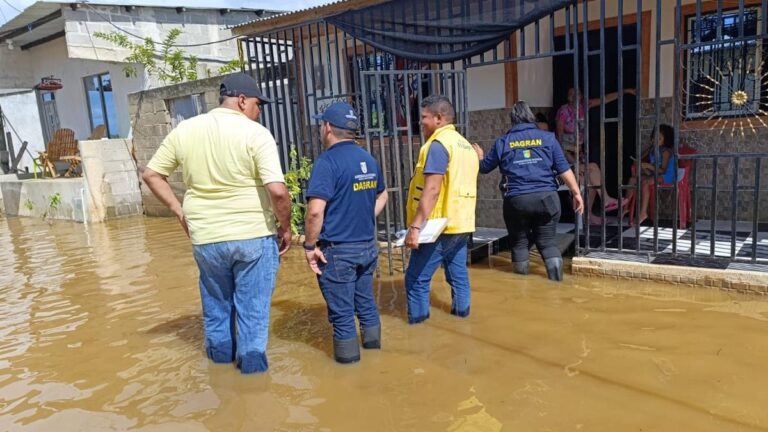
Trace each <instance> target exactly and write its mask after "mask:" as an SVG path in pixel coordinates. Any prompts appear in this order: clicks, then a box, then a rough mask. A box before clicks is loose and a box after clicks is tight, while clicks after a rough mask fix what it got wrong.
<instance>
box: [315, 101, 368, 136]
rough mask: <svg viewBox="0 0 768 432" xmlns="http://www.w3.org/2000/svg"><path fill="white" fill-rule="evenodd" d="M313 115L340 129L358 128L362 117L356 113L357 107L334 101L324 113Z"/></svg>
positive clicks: (316, 118)
mask: <svg viewBox="0 0 768 432" xmlns="http://www.w3.org/2000/svg"><path fill="white" fill-rule="evenodd" d="M313 117H314V119H315V120H322V121H326V122H328V123H330V124H331V125H333V126H336V127H337V128H339V129H347V130H357V129H359V128H360V119H359V118H358V117H357V114H355V109H354V108H352V105H350V104H348V103H346V102H334V103H332V104H330V105H329V106H328V108H326V109H325V111H323V113H322V114H317V115H315V116H313Z"/></svg>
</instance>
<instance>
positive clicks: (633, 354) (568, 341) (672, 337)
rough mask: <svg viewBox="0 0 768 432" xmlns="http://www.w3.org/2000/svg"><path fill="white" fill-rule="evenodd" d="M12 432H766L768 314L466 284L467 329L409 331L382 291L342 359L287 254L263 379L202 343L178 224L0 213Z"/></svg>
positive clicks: (718, 305) (626, 295) (625, 291)
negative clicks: (372, 345)
mask: <svg viewBox="0 0 768 432" xmlns="http://www.w3.org/2000/svg"><path fill="white" fill-rule="evenodd" d="M0 245H2V248H1V249H0V263H2V272H0V333H1V334H2V339H0V430H2V431H16V430H24V431H27V430H29V431H51V430H55V431H57V432H64V431H80V430H87V431H102V430H141V431H206V430H210V431H240V430H244V431H245V430H247V431H273V430H279V431H501V430H504V431H577V430H582V431H640V430H642V431H677V430H687V431H752V430H755V431H757V430H768V409H766V407H768V372H767V371H766V365H767V364H768V343H766V334H768V300H765V299H761V298H759V297H748V296H744V295H736V294H729V293H723V292H720V291H714V290H706V289H702V288H688V287H675V286H664V285H654V284H650V283H646V282H627V281H616V280H610V279H605V280H603V279H588V278H576V277H570V276H568V277H567V279H566V282H564V283H562V284H556V283H552V282H549V281H547V280H546V279H545V277H544V269H543V268H542V267H541V266H540V265H538V266H536V267H535V268H534V273H535V274H534V275H531V276H528V277H522V276H518V275H514V274H512V272H511V265H509V258H508V255H507V258H505V257H494V258H492V259H491V261H490V262H485V263H481V264H479V265H476V266H475V267H473V268H472V270H471V278H472V279H471V280H472V290H473V292H472V295H473V299H472V301H473V304H472V315H471V316H470V317H469V318H468V319H466V320H459V319H456V318H455V317H453V316H451V315H449V314H448V311H449V308H450V291H449V288H448V286H447V285H446V284H445V282H444V279H443V277H442V275H439V276H438V278H437V279H436V281H435V284H434V285H433V287H434V288H433V299H432V305H433V311H432V318H431V319H430V320H428V321H427V322H426V323H425V324H423V325H418V326H409V325H408V324H407V323H406V321H405V295H404V290H403V285H402V278H401V277H400V276H398V275H396V276H395V277H394V278H390V277H388V276H386V272H382V277H381V278H380V279H377V280H376V284H377V285H376V287H375V294H376V297H377V300H378V303H379V306H380V309H381V312H382V320H383V349H382V350H381V351H380V352H375V351H374V352H371V351H367V350H366V351H363V352H362V356H363V357H362V361H361V362H360V363H357V364H354V365H349V366H341V365H337V364H336V363H335V362H334V361H333V360H332V357H331V350H332V347H331V329H330V325H329V324H328V321H327V319H326V310H325V304H324V302H323V300H322V297H321V295H320V292H319V289H318V288H317V283H316V281H315V279H314V277H313V276H312V275H311V273H310V272H309V270H308V268H307V266H306V263H305V262H304V260H303V257H302V256H301V248H300V247H295V248H294V249H293V250H292V251H291V253H290V254H289V256H288V257H287V258H286V259H284V260H283V264H282V266H281V269H280V273H279V279H278V286H277V288H276V291H275V296H274V299H273V308H272V320H271V321H272V323H271V329H270V332H271V336H270V346H269V351H268V355H269V360H270V371H269V372H268V373H267V374H263V375H251V376H242V375H240V374H239V372H238V371H237V369H235V368H234V367H233V366H232V365H213V364H211V363H210V362H209V361H208V360H207V359H206V357H205V353H204V352H203V349H202V328H201V326H202V323H201V312H200V298H199V293H198V288H197V269H196V267H195V264H194V260H193V258H192V255H191V246H190V244H189V241H188V239H186V238H185V237H184V236H183V234H182V232H181V230H180V229H179V228H178V225H177V223H176V222H175V221H174V220H171V219H144V218H135V219H124V220H118V221H112V222H110V223H107V224H96V225H88V226H85V225H80V224H73V223H68V222H54V223H53V224H52V225H49V224H48V223H46V222H44V221H41V220H39V219H21V218H13V219H6V218H0Z"/></svg>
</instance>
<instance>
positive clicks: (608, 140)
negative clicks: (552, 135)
mask: <svg viewBox="0 0 768 432" xmlns="http://www.w3.org/2000/svg"><path fill="white" fill-rule="evenodd" d="M636 29H637V28H636V25H635V24H634V23H631V24H624V26H623V28H622V42H623V46H624V47H628V46H634V47H635V48H632V49H625V50H624V52H623V56H622V57H623V58H622V60H623V64H622V70H621V74H622V79H623V87H624V88H625V89H637V91H638V92H640V82H638V79H639V78H640V73H639V72H640V71H638V69H637V60H638V56H639V55H640V52H639V51H638V49H637V46H638V45H637V42H638V40H637V36H638V35H637V30H636ZM604 31H605V45H604V53H605V55H604V56H603V58H604V60H605V63H604V67H605V75H604V76H605V94H606V95H608V94H611V93H613V92H617V91H619V88H618V85H619V58H618V56H617V55H616V53H617V52H618V37H619V34H618V27H616V25H614V26H613V27H606V28H605V30H604ZM641 37H642V36H641ZM587 40H588V47H589V50H590V51H595V52H597V51H598V50H599V48H600V30H599V28H598V29H595V30H589V29H588V31H587ZM583 41H584V39H583V33H581V32H580V33H579V44H580V46H579V65H578V67H579V77H580V82H581V83H583V82H584V76H585V74H584V53H585V51H586V50H584V47H583V46H581V45H582V44H583ZM555 48H556V49H557V50H562V49H565V36H564V35H560V36H556V37H555ZM600 57H601V56H600V55H599V54H594V55H590V56H589V59H588V63H587V66H588V68H589V69H588V74H587V83H588V87H589V88H588V89H587V92H586V93H585V96H586V97H587V98H589V99H599V98H600V90H601V88H600V75H601V73H600V60H601V58H600ZM552 78H553V83H552V86H553V102H554V112H556V111H557V109H558V108H559V107H560V106H561V105H563V104H564V103H566V101H567V95H568V90H569V89H570V88H571V87H574V76H573V56H570V55H569V56H558V57H555V58H554V59H553V61H552ZM581 90H582V91H584V88H582V89H581ZM623 105H624V106H623V133H622V149H623V153H624V157H623V159H624V160H622V161H619V158H618V145H619V136H618V124H617V123H616V122H606V123H605V124H601V122H600V107H599V106H596V107H594V108H592V109H590V111H589V115H588V117H589V123H588V128H589V140H588V142H587V145H589V159H590V162H595V163H597V164H598V165H600V139H601V133H602V132H603V130H604V131H605V164H604V165H605V166H601V169H602V170H603V174H604V175H605V186H606V189H607V190H608V194H609V195H611V196H614V197H615V196H618V195H619V193H618V185H619V178H618V177H619V170H618V166H619V165H618V164H619V163H622V164H623V166H624V170H623V173H624V175H623V177H624V178H622V179H621V183H622V184H626V181H627V179H628V177H629V172H630V165H631V160H630V159H629V156H630V155H633V154H635V147H636V145H637V143H636V142H635V141H636V135H635V133H636V130H637V126H638V125H637V117H638V116H637V109H636V99H635V96H633V95H632V94H625V95H624V103H623ZM618 111H619V106H618V102H616V101H614V102H611V103H607V104H606V105H605V118H606V119H610V118H616V117H618ZM554 112H553V115H554Z"/></svg>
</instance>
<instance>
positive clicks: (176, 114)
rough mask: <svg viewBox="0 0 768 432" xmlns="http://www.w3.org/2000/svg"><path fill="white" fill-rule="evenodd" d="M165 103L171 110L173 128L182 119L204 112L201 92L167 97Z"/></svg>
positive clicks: (203, 96)
mask: <svg viewBox="0 0 768 432" xmlns="http://www.w3.org/2000/svg"><path fill="white" fill-rule="evenodd" d="M167 103H168V107H169V109H170V111H171V126H172V127H174V128H175V127H176V126H177V125H178V124H179V123H181V122H183V121H184V120H186V119H188V118H192V117H195V116H197V115H200V114H202V113H204V112H205V95H204V94H203V93H199V94H193V95H189V96H182V97H177V98H174V99H169V100H168V101H167Z"/></svg>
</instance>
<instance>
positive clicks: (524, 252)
mask: <svg viewBox="0 0 768 432" xmlns="http://www.w3.org/2000/svg"><path fill="white" fill-rule="evenodd" d="M510 119H511V121H512V128H511V129H510V130H509V131H508V132H507V133H506V135H504V136H503V137H501V138H499V139H497V140H496V143H495V144H494V145H493V147H492V148H491V149H490V150H488V154H487V155H485V157H483V150H482V149H481V148H480V147H478V146H477V144H474V147H475V150H476V151H477V154H478V156H479V157H480V172H481V173H483V174H487V173H489V172H491V171H493V170H494V169H496V167H499V170H500V171H501V182H500V183H499V189H501V192H502V193H503V194H504V207H503V211H504V222H505V224H506V225H507V231H508V232H509V237H510V242H511V244H512V264H513V266H514V270H515V272H516V273H521V274H527V273H528V248H529V245H528V241H529V240H528V239H529V237H532V238H533V240H534V241H535V243H536V247H537V248H538V249H539V253H540V254H541V257H542V258H544V265H545V266H546V268H547V276H548V277H549V279H551V280H556V281H560V280H562V279H563V258H562V255H561V254H560V249H559V248H558V247H557V243H556V239H555V236H556V234H557V222H558V221H559V220H560V198H559V197H558V196H557V188H558V185H557V180H556V177H557V176H559V177H560V178H561V179H562V180H563V181H564V182H565V184H566V185H567V186H568V189H570V191H571V194H572V195H573V209H574V211H575V212H576V213H578V214H581V213H582V211H583V210H584V202H583V201H582V198H581V191H580V190H579V186H578V183H577V182H576V177H575V176H574V174H573V171H571V166H570V164H569V163H568V161H567V160H566V158H565V155H564V154H563V149H562V147H560V143H558V142H557V139H555V135H554V134H553V133H551V132H546V131H543V130H541V129H539V128H538V126H537V125H536V117H534V115H533V113H532V112H531V109H530V107H528V104H527V103H526V102H523V101H520V102H517V103H515V105H514V106H513V107H512V112H511V113H510Z"/></svg>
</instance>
